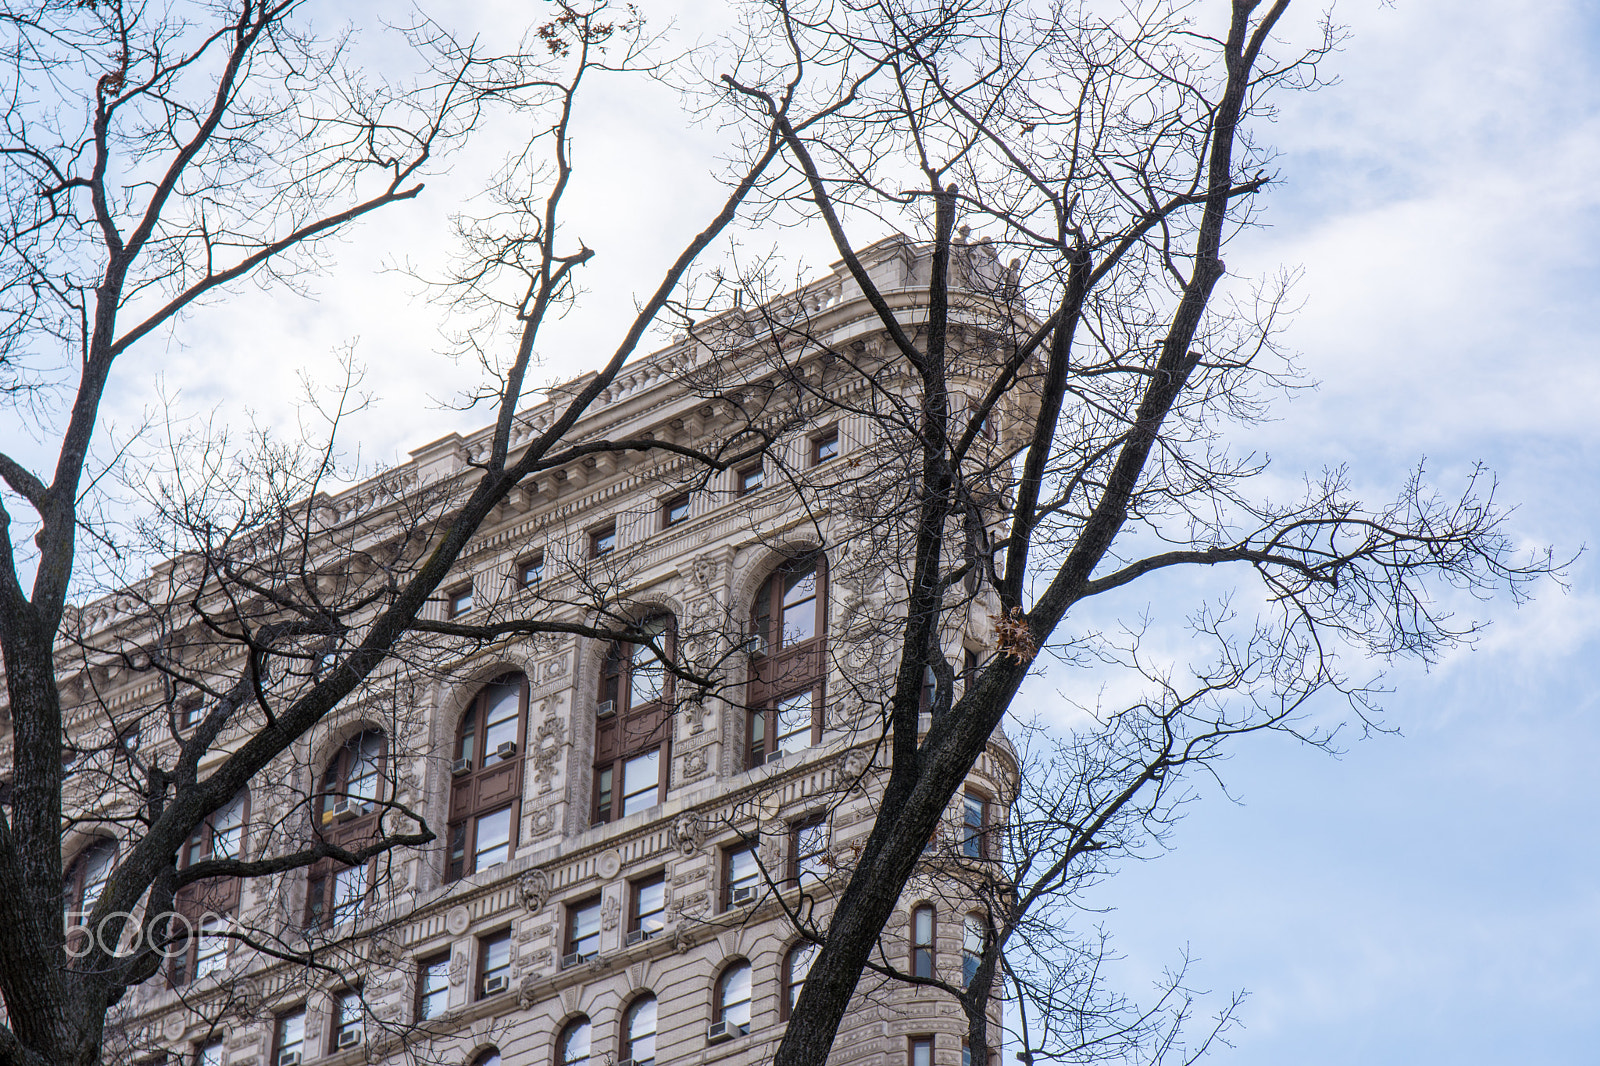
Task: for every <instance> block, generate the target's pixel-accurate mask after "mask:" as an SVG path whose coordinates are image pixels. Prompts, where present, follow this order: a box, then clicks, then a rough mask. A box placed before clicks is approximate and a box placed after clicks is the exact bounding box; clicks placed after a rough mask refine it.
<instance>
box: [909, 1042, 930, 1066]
mask: <svg viewBox="0 0 1600 1066" xmlns="http://www.w3.org/2000/svg"><path fill="white" fill-rule="evenodd" d="M910 1045H911V1046H910V1049H909V1052H908V1054H907V1056H906V1066H933V1037H931V1036H914V1037H912V1038H911V1041H910Z"/></svg>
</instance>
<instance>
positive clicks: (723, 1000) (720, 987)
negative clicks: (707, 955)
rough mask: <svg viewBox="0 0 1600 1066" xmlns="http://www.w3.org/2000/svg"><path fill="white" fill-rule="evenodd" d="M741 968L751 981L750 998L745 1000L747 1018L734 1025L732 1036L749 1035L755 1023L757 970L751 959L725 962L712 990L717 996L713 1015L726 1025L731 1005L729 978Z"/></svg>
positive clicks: (712, 1009) (714, 1000)
mask: <svg viewBox="0 0 1600 1066" xmlns="http://www.w3.org/2000/svg"><path fill="white" fill-rule="evenodd" d="M741 968H743V969H744V971H745V973H746V974H747V975H748V977H747V980H748V981H749V984H750V998H749V999H747V1000H745V1001H744V1002H745V1013H746V1018H745V1020H744V1023H743V1024H742V1025H737V1026H734V1031H733V1032H731V1033H729V1035H730V1036H748V1035H749V1034H750V1029H751V1026H753V1025H754V1024H755V1005H756V970H755V967H754V966H752V965H751V964H750V960H749V959H734V960H732V961H731V962H728V963H727V964H725V965H724V966H723V967H722V971H721V972H720V973H718V974H717V980H716V983H715V984H714V985H713V986H712V991H713V993H714V997H715V998H714V999H713V1000H712V1007H711V1016H712V1018H713V1019H715V1020H716V1021H719V1022H721V1023H723V1024H724V1025H726V1024H727V1022H728V1006H729V1004H728V979H729V978H730V977H732V976H733V975H734V973H735V972H736V971H738V970H739V969H741Z"/></svg>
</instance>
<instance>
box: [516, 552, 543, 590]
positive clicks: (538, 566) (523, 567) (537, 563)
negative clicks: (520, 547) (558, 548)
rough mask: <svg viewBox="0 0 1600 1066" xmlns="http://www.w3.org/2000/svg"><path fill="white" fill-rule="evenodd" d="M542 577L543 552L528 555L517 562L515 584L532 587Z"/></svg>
mask: <svg viewBox="0 0 1600 1066" xmlns="http://www.w3.org/2000/svg"><path fill="white" fill-rule="evenodd" d="M543 578H544V552H539V553H537V554H535V555H530V556H528V557H527V558H526V559H523V560H521V561H519V562H518V563H517V584H518V585H521V586H522V587H523V588H525V589H527V588H532V587H533V586H535V585H537V584H538V583H539V582H540V581H541V580H542V579H543Z"/></svg>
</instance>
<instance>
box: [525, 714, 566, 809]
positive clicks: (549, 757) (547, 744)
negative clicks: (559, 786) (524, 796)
mask: <svg viewBox="0 0 1600 1066" xmlns="http://www.w3.org/2000/svg"><path fill="white" fill-rule="evenodd" d="M566 743H567V725H566V723H565V722H563V721H562V720H561V719H560V717H559V716H557V715H556V714H555V713H553V712H552V713H550V714H547V715H545V717H544V721H542V722H540V723H539V728H538V730H537V731H536V732H535V733H534V737H533V751H532V758H533V779H534V780H535V781H537V782H538V783H539V794H540V795H541V796H542V795H544V794H545V793H547V792H549V791H550V789H551V787H552V783H553V782H554V781H555V776H556V765H557V763H558V762H560V759H561V749H562V748H563V747H565V746H566Z"/></svg>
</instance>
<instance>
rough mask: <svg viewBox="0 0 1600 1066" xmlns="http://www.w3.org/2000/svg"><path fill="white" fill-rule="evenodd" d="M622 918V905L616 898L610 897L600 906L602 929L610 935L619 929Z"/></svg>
mask: <svg viewBox="0 0 1600 1066" xmlns="http://www.w3.org/2000/svg"><path fill="white" fill-rule="evenodd" d="M621 917H622V904H621V903H619V902H617V897H616V896H608V897H607V898H606V901H605V903H603V904H601V906H600V928H601V929H604V930H605V931H606V932H608V933H609V932H610V931H611V930H613V929H615V928H616V927H617V922H618V920H619V919H620V918H621Z"/></svg>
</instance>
